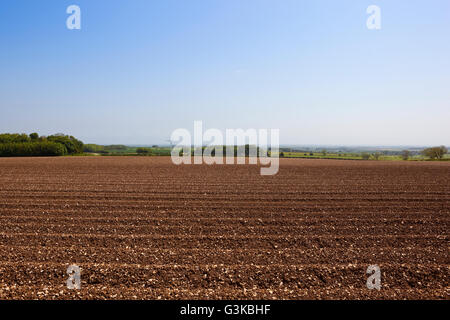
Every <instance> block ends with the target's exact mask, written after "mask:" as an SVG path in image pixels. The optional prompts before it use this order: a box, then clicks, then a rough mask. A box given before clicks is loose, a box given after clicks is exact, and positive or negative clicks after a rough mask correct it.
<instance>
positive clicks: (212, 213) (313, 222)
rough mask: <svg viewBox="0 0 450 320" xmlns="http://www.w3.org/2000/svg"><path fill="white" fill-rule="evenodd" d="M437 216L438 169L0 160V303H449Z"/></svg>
mask: <svg viewBox="0 0 450 320" xmlns="http://www.w3.org/2000/svg"><path fill="white" fill-rule="evenodd" d="M449 214H450V163H448V162H447V163H445V162H383V161H366V162H364V161H340V160H300V159H281V167H280V171H279V173H278V174H277V175H276V176H261V175H260V174H259V168H258V167H257V166H254V165H221V166H207V165H189V166H175V165H173V164H172V163H171V161H170V158H168V157H65V158H10V159H5V158H4V159H0V299H35V298H37V299H72V298H77V299H103V298H107V299H318V298H321V299H386V298H389V299H405V298H406V299H449V293H450V285H449V279H450V277H449V276H450V259H449V229H450V228H449V227H450V215H449ZM71 264H76V265H79V266H80V267H81V269H82V272H81V280H82V288H81V290H69V289H67V287H66V279H67V277H68V276H67V274H66V270H67V267H68V266H69V265H71ZM372 264H376V265H379V266H380V268H381V271H382V279H381V280H382V288H381V290H380V291H377V290H368V289H367V288H366V280H367V277H368V275H366V269H367V267H368V266H369V265H372Z"/></svg>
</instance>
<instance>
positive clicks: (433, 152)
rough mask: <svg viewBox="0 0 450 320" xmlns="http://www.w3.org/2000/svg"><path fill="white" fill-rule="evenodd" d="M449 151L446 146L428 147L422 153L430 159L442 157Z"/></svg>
mask: <svg viewBox="0 0 450 320" xmlns="http://www.w3.org/2000/svg"><path fill="white" fill-rule="evenodd" d="M447 152H448V150H447V148H446V147H445V146H440V147H432V148H427V149H425V150H423V151H422V155H424V156H425V157H428V158H430V159H442V158H443V157H444V155H445V154H446V153H447Z"/></svg>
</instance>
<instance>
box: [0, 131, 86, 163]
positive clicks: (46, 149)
mask: <svg viewBox="0 0 450 320" xmlns="http://www.w3.org/2000/svg"><path fill="white" fill-rule="evenodd" d="M83 146H84V144H83V142H82V141H80V140H78V139H76V138H75V137H73V136H69V135H64V134H62V133H58V134H54V135H51V136H39V134H37V133H31V134H29V135H27V134H24V133H22V134H19V133H3V134H0V157H36V156H44V157H45V156H64V155H74V154H81V153H83Z"/></svg>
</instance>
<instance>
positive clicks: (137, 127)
mask: <svg viewBox="0 0 450 320" xmlns="http://www.w3.org/2000/svg"><path fill="white" fill-rule="evenodd" d="M71 4H76V5H79V6H80V8H81V30H68V29H67V28H66V19H67V17H68V16H69V15H68V14H67V13H66V8H67V7H68V6H69V5H71ZM372 4H374V5H378V6H379V7H380V8H381V23H382V25H381V30H368V29H367V27H366V20H367V18H368V16H369V15H368V14H367V13H366V9H367V7H368V6H369V5H372ZM194 120H202V121H203V123H204V126H205V127H206V128H219V129H225V128H244V129H245V128H256V129H258V128H279V129H280V140H281V143H282V144H336V145H438V144H446V145H450V1H449V0H421V1H418V0H395V1H392V0H389V1H388V0H384V1H383V0H368V1H366V0H339V1H338V0H189V1H188V0H126V1H125V0H114V1H113V0H108V1H105V0H77V1H75V0H70V1H65V0H40V1H31V0H28V1H27V0H3V1H1V3H0V132H25V133H30V132H34V131H36V132H39V133H41V134H52V133H57V132H63V133H69V134H72V135H74V136H76V137H78V138H80V139H81V140H83V141H84V142H85V143H101V144H111V143H125V144H153V143H157V144H158V143H159V144H160V143H163V142H164V141H165V140H166V139H168V138H169V137H170V134H171V133H172V131H173V130H175V129H176V128H180V127H181V128H187V129H190V130H192V127H193V122H194Z"/></svg>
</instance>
